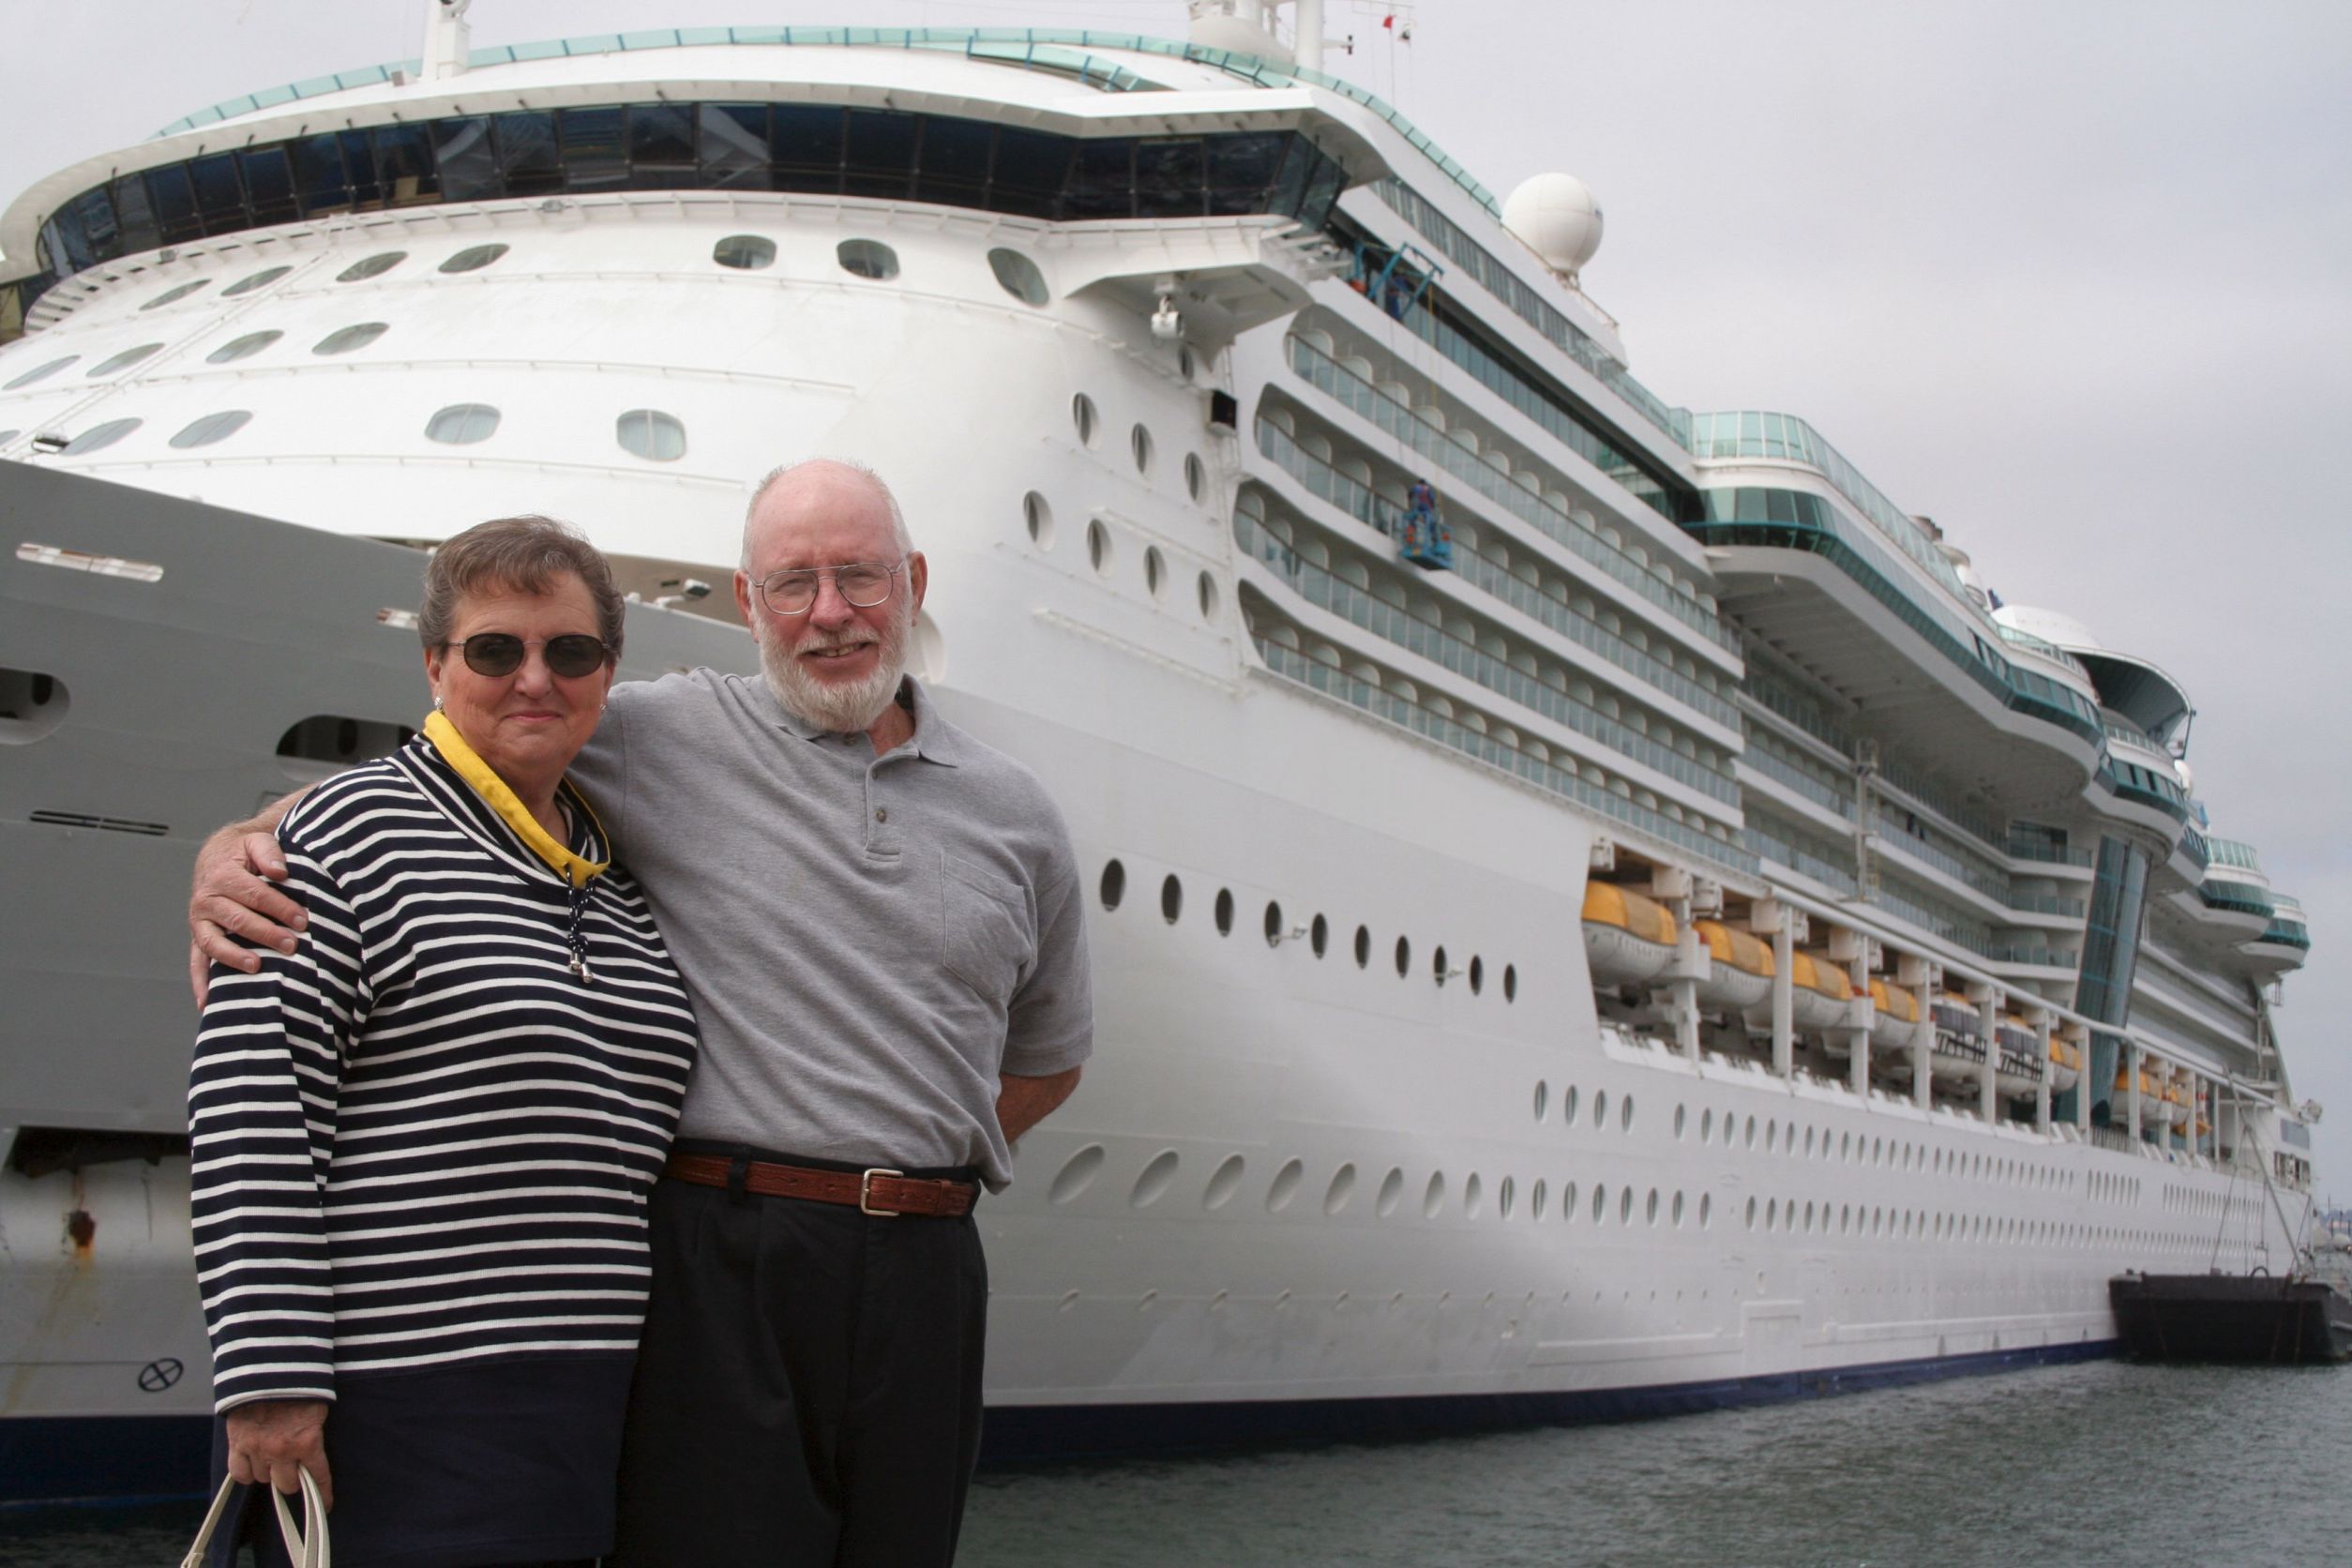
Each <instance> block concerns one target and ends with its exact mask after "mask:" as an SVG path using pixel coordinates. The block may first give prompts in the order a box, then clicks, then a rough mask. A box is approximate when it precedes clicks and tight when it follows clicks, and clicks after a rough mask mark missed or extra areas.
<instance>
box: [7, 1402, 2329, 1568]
mask: <svg viewBox="0 0 2352 1568" xmlns="http://www.w3.org/2000/svg"><path fill="white" fill-rule="evenodd" d="M2347 1481H2352V1369H2342V1368H2281V1369H2251V1368H2218V1367H2217V1368H2180V1367H2149V1366H2136V1365H2131V1364H2124V1363H2120V1362H2094V1363H2088V1364H2082V1365H2076V1366H2069V1367H2063V1368H2056V1369H2051V1370H2046V1371H2031V1372H2021V1373H2013V1374H2009V1375H2005V1376H1998V1377H1985V1378H1972V1379H1964V1380H1954V1381H1949V1382H1940V1383H1931V1384H1923V1385H1920V1386H1917V1387H1911V1388H1901V1389H1889V1390H1883V1391H1879V1392H1875V1393H1868V1394H1859V1395H1847V1396H1843V1397H1839V1398H1833V1399H1820V1400H1813V1401H1807V1402H1802V1403H1797V1404H1789V1405H1778V1406H1771V1407H1765V1408H1759V1409H1754V1410H1727V1411H1721V1412H1717V1413H1713V1414H1708V1415H1697V1416H1684V1417H1679V1418H1675V1419H1672V1420H1665V1421H1651V1422H1644V1423H1636V1424H1632V1425H1616V1426H1585V1427H1575V1428H1564V1429H1550V1430H1543V1431H1530V1432H1513V1433H1503V1434H1498V1435H1494V1436H1489V1437H1476V1438H1452V1439H1446V1440H1438V1441H1430V1442H1413V1443H1389V1444H1380V1445H1377V1446H1362V1447H1346V1446H1342V1447H1333V1448H1318V1449H1307V1450H1285V1451H1278V1452H1271V1453H1250V1454H1240V1455H1216V1456H1206V1457H1193V1458H1183V1459H1168V1460H1153V1461H1144V1462H1130V1463H1117V1464H1099V1465H1065V1466H1060V1467H1055V1468H1051V1469H1038V1470H989V1471H984V1472H983V1474H982V1476H981V1478H980V1481H979V1483H978V1485H976V1486H975V1488H974V1491H973V1495H972V1509H971V1513H970V1516H969V1520H968V1523H967V1526H966V1530H965V1538H964V1550H963V1553H962V1555H961V1557H960V1559H959V1563H960V1565H961V1568H1081V1565H1083V1568H1117V1565H1123V1564H1136V1565H1140V1568H1156V1565H1159V1564H1169V1565H1176V1564H1184V1565H1195V1564H1198V1565H1203V1568H1206V1565H1216V1568H1245V1565H1254V1564H1264V1565H1267V1568H1274V1565H1277V1564H1278V1565H1282V1568H1294V1565H1298V1564H1319V1563H1334V1564H1339V1563H1345V1564H1349V1568H1373V1565H1384V1568H1385V1565H1393V1568H1451V1565H1462V1568H1470V1565H1473V1564H1474V1565H1478V1568H1506V1565H1521V1564H1524V1565H1528V1568H1535V1565H1544V1568H1559V1565H1570V1564H1595V1565H1599V1564H1607V1565H1611V1568H1637V1565H1644V1564H1657V1565H1665V1564H1756V1565H1767V1564H1769V1565H1778V1564H1791V1565H1796V1564H1802V1565H1805V1568H1832V1565H1834V1568H1861V1565H1864V1564H1872V1565H1877V1564H1935V1565H1937V1568H1968V1565H1984V1568H2024V1565H2032V1564H2043V1563H2048V1564H2077V1563H2092V1562H2096V1563H2098V1564H2101V1565H2102V1568H2127V1565H2133V1564H2141V1563H2147V1564H2168V1565H2178V1564H2181V1563H2259V1564H2266V1565H2268V1564H2281V1565H2287V1564H2294V1565H2299V1564H2306V1563H2309V1564H2333V1563H2340V1562H2343V1561H2344V1560H2346V1558H2347V1556H2348V1555H2352V1485H2347ZM200 1512H201V1510H200V1509H199V1508H198V1507H196V1506H195V1505H192V1504H190V1505H186V1506H174V1507H170V1508H144V1509H138V1510H80V1511H72V1512H67V1511H44V1512H26V1513H19V1514H15V1515H6V1514H0V1564H9V1565H16V1564H23V1565H25V1568H35V1565H38V1568H130V1565H132V1564H141V1565H145V1564H155V1563H163V1562H173V1561H177V1560H178V1558H179V1554H180V1553H181V1552H182V1551H183V1550H185V1548H186V1545H187V1541H188V1535H189V1533H190V1532H191V1531H192V1530H193V1529H194V1526H195V1522H196V1518H197V1515H199V1513H200Z"/></svg>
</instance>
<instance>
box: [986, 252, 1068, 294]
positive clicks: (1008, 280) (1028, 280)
mask: <svg viewBox="0 0 2352 1568" xmlns="http://www.w3.org/2000/svg"><path fill="white" fill-rule="evenodd" d="M988 270H990V271H991V272H993V273H995V274H996V280H997V281H998V282H999V283H1002V284H1003V286H1004V292H1005V293H1006V294H1011V295H1012V296H1013V297H1014V298H1015V299H1018V300H1019V301H1020V302H1021V303H1022V304H1024V305H1043V304H1045V303H1046V301H1047V300H1048V299H1050V298H1052V297H1053V296H1052V295H1051V294H1049V293H1048V291H1047V289H1046V279H1045V274H1043V273H1041V272H1039V271H1038V270H1037V264H1036V263H1035V262H1033V261H1031V260H1030V259H1029V258H1028V257H1026V256H1024V255H1022V254H1021V253H1020V252H1019V251H1018V250H1007V249H1004V248H1003V247H1002V246H999V247H998V248H997V249H994V250H991V251H989V252H988Z"/></svg>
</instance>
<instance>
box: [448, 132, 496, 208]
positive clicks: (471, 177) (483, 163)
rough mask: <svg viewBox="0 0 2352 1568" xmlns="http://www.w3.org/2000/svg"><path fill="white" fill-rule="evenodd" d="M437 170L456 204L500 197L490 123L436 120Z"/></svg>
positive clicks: (449, 199)
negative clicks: (491, 151)
mask: <svg viewBox="0 0 2352 1568" xmlns="http://www.w3.org/2000/svg"><path fill="white" fill-rule="evenodd" d="M432 132H433V162H434V168H435V170H436V171H437V172H438V173H439V174H440V176H441V194H442V195H443V197H444V198H445V199H446V200H448V201H452V202H478V201H481V200H483V199H485V198H487V197H491V196H496V195H498V194H499V185H498V163H497V160H496V159H495V158H492V157H491V155H490V121H488V120H486V119H479V118H476V119H466V120H435V121H434V122H433V126H432Z"/></svg>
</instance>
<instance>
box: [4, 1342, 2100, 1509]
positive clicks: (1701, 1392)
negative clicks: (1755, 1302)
mask: <svg viewBox="0 0 2352 1568" xmlns="http://www.w3.org/2000/svg"><path fill="white" fill-rule="evenodd" d="M2115 1353H2116V1342H2115V1341H2114V1340H2111V1339H2102V1340H2093V1341H2088V1342H2085V1343H2079V1344H2073V1345H2053V1346H2048V1347H2043V1348H2041V1349H2017V1350H1994V1351H1987V1352H1984V1353H1982V1354H1978V1355H1967V1356H1942V1357H1936V1358H1931V1359H1927V1360H1922V1361H1892V1362H1880V1363H1878V1364H1875V1365H1869V1366H1843V1367H1833V1368H1824V1369H1821V1370H1817V1371H1805V1372H1787V1373H1779V1374H1774V1375H1772V1376H1769V1377H1760V1378H1730V1379H1725V1380H1719V1381H1714V1382H1704V1383H1663V1384H1657V1385H1653V1386H1651V1387H1648V1388H1612V1389H1594V1390H1588V1391H1584V1392H1579V1393H1548V1394H1546V1393H1529V1394H1455V1395H1418V1396H1411V1397H1402V1398H1364V1399H1283V1400H1263V1401H1237V1402H1233V1403H1229V1404H1214V1405H1211V1404H1149V1405H1010V1406H997V1407H995V1408H993V1409H991V1410H989V1411H988V1430H987V1436H986V1439H985V1440H984V1442H983V1446H982V1451H981V1462H982V1463H983V1464H1033V1463H1037V1462H1040V1461H1046V1460H1054V1459H1099V1458H1104V1457H1108V1456H1110V1455H1144V1454H1172V1453H1178V1454H1180V1453H1184V1452H1187V1451H1192V1452H1199V1451H1202V1450H1209V1449H1219V1448H1240V1447H1246V1446H1249V1445H1252V1444H1272V1443H1300V1442H1332V1441H1349V1442H1369V1441H1380V1440H1392V1439H1401V1438H1426V1437H1440V1436H1444V1435H1447V1434H1451V1433H1460V1432H1476V1431H1494V1430H1499V1429H1503V1428H1509V1427H1515V1426H1565V1425H1585V1424H1589V1423H1597V1422H1608V1421H1635V1420H1641V1419H1645V1418H1648V1417H1651V1416H1661V1415H1691V1414H1696V1412H1698V1411H1701V1410H1726V1409H1730V1408H1732V1407H1735V1406H1741V1405H1771V1404H1777V1403H1780V1402H1781V1401H1784V1400H1789V1399H1817V1398H1821V1397H1823V1396H1825V1395H1834V1394H1852V1393H1857V1392H1859V1391H1861V1390H1863V1389H1872V1388H1893V1387H1900V1386H1902V1385H1904V1384H1907V1383H1923V1382H1933V1381H1936V1380H1939V1379H1944V1378H1963V1377H1971V1376H1975V1375H1978V1374H1983V1373H1988V1372H2011V1371H2018V1370H2022V1369H2024V1368H2027V1367H2032V1366H2050V1365H2056V1364H2061V1363H2067V1362H2079V1361H2094V1360H2099V1359H2102V1358H2104V1357H2108V1356H2112V1355H2114V1354H2115ZM211 1450H212V1418H211V1417H210V1416H201V1415H200V1416H112V1417H109V1416H86V1417H26V1418H23V1419H18V1420H0V1506H8V1505H10V1504H23V1503H32V1502H44V1503H47V1502H80V1501H89V1502H128V1501H137V1500H156V1499H163V1498H188V1497H201V1496H203V1495H204V1492H205V1490H206V1485H205V1480H204V1477H205V1472H206V1470H207V1469H208V1467H209V1466H210V1463H211Z"/></svg>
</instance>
